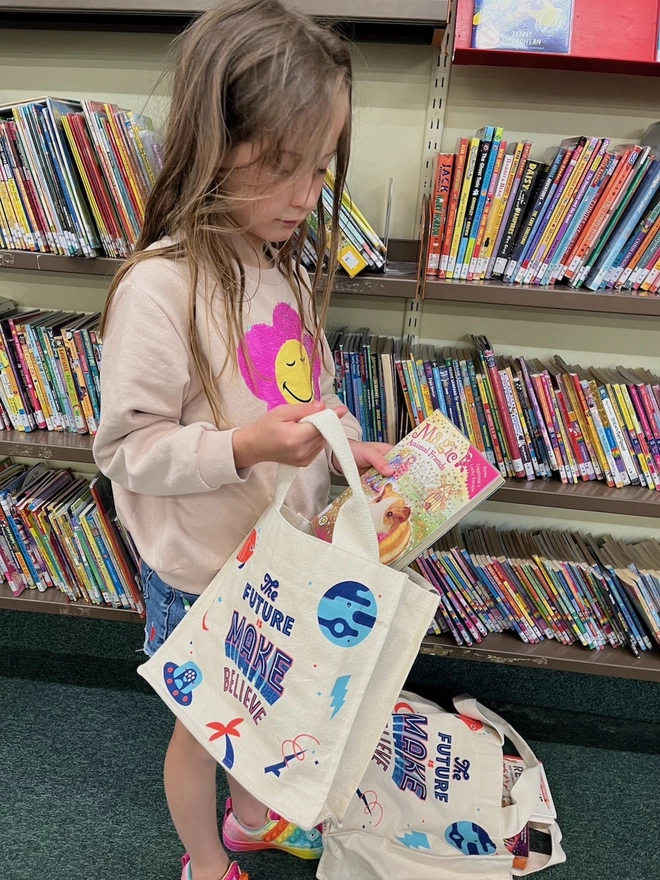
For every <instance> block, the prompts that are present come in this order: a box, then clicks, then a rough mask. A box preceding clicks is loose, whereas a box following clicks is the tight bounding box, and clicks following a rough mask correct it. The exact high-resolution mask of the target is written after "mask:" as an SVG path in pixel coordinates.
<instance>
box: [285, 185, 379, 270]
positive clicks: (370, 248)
mask: <svg viewBox="0 0 660 880" xmlns="http://www.w3.org/2000/svg"><path fill="white" fill-rule="evenodd" d="M334 188H335V178H334V176H333V174H332V172H330V171H328V172H327V174H326V176H325V181H324V185H323V191H322V199H323V209H324V212H325V216H326V218H327V219H328V222H329V218H330V217H331V216H332V204H333V200H334ZM308 226H309V235H308V239H307V241H306V242H305V245H304V248H303V254H302V260H303V264H304V265H305V266H306V267H307V268H308V269H312V270H313V269H314V268H315V267H316V250H315V243H316V238H317V235H318V228H319V217H318V211H314V212H313V213H312V215H311V216H310V217H309V218H308ZM339 229H340V234H341V242H340V247H339V253H338V259H339V265H340V266H341V268H342V269H344V270H345V271H346V272H347V273H348V275H350V276H351V278H353V277H355V275H357V274H358V273H360V272H362V271H363V270H364V269H368V270H369V271H371V272H382V271H383V269H384V268H385V264H386V262H387V248H386V247H385V245H384V243H383V242H382V241H381V239H380V238H379V237H378V235H377V233H376V232H375V231H374V229H373V227H372V226H371V224H370V223H369V221H368V220H367V218H366V217H365V216H364V214H363V213H362V212H361V211H360V209H359V208H358V206H357V205H356V204H355V202H354V201H353V200H352V198H351V197H350V195H349V194H348V192H346V191H344V194H343V198H342V203H341V208H340V211H339ZM328 234H329V228H328Z"/></svg>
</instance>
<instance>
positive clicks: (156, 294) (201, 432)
mask: <svg viewBox="0 0 660 880" xmlns="http://www.w3.org/2000/svg"><path fill="white" fill-rule="evenodd" d="M350 114H351V62H350V57H349V53H348V50H347V48H346V46H345V45H344V44H343V43H342V41H341V40H340V39H339V38H338V37H337V36H336V35H334V34H333V33H332V32H330V31H328V30H324V29H322V28H321V27H319V26H318V25H316V24H314V23H313V22H312V21H311V20H310V19H308V18H306V17H305V16H304V15H302V14H299V13H295V12H290V11H287V10H285V9H284V7H283V6H282V5H281V4H280V2H279V0H224V2H222V4H221V5H220V6H218V7H217V8H215V9H213V10H212V11H210V12H208V13H207V14H205V15H203V16H202V17H201V18H200V19H198V20H197V21H196V22H195V23H194V24H193V25H192V26H191V27H190V28H189V29H188V31H187V32H186V33H185V34H184V35H183V36H182V37H181V38H180V40H179V43H178V61H177V66H176V70H175V76H174V88H173V95H172V104H171V111H170V117H169V122H168V127H167V134H166V140H165V148H164V160H163V170H162V172H161V174H160V176H159V177H158V180H157V181H156V185H155V187H154V190H153V193H152V195H151V198H150V200H149V203H148V206H147V211H146V217H145V223H144V229H143V231H142V235H141V237H140V240H139V242H138V245H137V248H136V251H135V253H134V254H133V255H132V257H131V258H130V259H129V260H128V261H127V262H126V264H125V265H124V266H123V267H122V269H121V270H120V272H119V273H118V274H117V276H116V278H115V280H114V282H113V284H112V287H111V291H110V295H109V298H108V302H107V306H106V311H105V314H104V322H103V338H104V353H103V357H104V363H103V387H102V393H103V418H102V421H101V426H100V430H99V433H98V436H97V438H96V442H95V446H94V452H95V457H96V461H97V463H98V466H99V467H100V468H101V470H102V471H103V472H104V473H105V474H107V475H108V476H109V477H110V478H111V479H112V481H113V483H114V487H115V497H116V503H117V508H118V511H119V514H120V516H121V519H122V521H123V523H124V524H125V525H126V527H127V528H128V529H129V531H130V532H131V535H132V536H133V538H134V540H135V543H136V545H137V548H138V550H139V552H140V555H141V557H142V559H143V571H142V576H143V583H144V596H145V602H146V607H147V619H146V640H145V652H146V653H147V654H148V655H151V654H153V653H154V651H156V649H157V648H158V647H159V646H160V645H161V644H162V643H163V641H164V640H165V639H166V638H167V637H168V635H169V634H170V633H171V632H172V630H173V628H174V627H175V626H176V625H177V624H178V623H179V622H180V621H181V619H182V618H183V616H184V614H185V611H186V610H187V609H188V608H189V607H190V605H191V604H192V603H193V602H194V601H195V599H196V597H197V596H198V595H199V594H200V593H201V592H202V591H203V590H204V588H205V587H206V586H207V585H208V584H209V583H210V582H211V580H212V579H213V577H214V575H215V574H216V572H217V571H218V569H220V568H221V567H222V565H223V564H224V562H225V560H226V559H227V558H228V556H229V555H230V554H231V553H233V552H234V551H235V549H236V547H237V546H238V545H239V544H240V543H241V542H242V541H243V540H244V538H245V536H246V535H248V534H249V532H250V530H251V529H252V526H253V525H254V523H255V521H256V520H257V518H258V517H259V516H260V515H261V513H262V512H263V511H264V509H265V508H266V506H267V505H268V503H269V500H270V498H271V497H272V493H273V489H274V484H275V475H276V470H277V466H278V463H284V464H293V465H297V466H298V467H300V468H301V471H300V473H299V475H298V477H297V479H296V481H295V483H294V485H293V488H292V489H291V492H290V495H289V497H288V500H287V503H288V505H289V506H290V507H292V508H294V509H296V510H298V511H300V512H301V513H302V514H303V515H304V516H306V517H307V518H310V517H311V516H313V515H314V514H316V513H318V511H319V510H321V509H322V508H323V507H324V505H325V504H326V503H327V498H328V490H329V467H330V465H331V461H330V460H329V458H328V455H327V453H326V452H325V449H324V441H323V439H322V438H321V436H320V435H319V433H318V432H317V431H316V429H315V428H313V427H312V426H311V425H308V424H301V419H302V418H303V417H304V416H306V415H308V414H309V413H312V412H315V411H317V410H320V409H323V408H324V407H326V406H328V407H332V408H333V409H335V410H336V412H337V414H338V415H339V416H340V417H341V419H342V424H343V426H344V429H345V432H346V435H347V437H348V438H349V442H350V443H351V446H352V450H353V453H354V457H355V460H356V462H357V465H358V467H359V468H361V469H364V468H368V467H371V466H376V467H377V468H378V469H379V470H380V471H381V472H382V473H384V474H385V475H389V474H391V469H389V467H388V465H387V463H386V462H385V459H384V458H383V453H384V451H386V449H387V448H388V447H386V446H383V445H382V444H368V443H361V442H360V428H359V425H358V423H357V422H356V420H355V419H354V418H353V417H352V416H351V415H350V414H349V413H348V411H347V409H346V407H343V406H341V405H340V402H339V400H338V398H337V397H336V396H335V394H334V392H333V376H332V371H331V367H332V358H331V357H329V356H328V355H329V352H328V349H327V343H326V342H325V338H324V336H323V330H322V327H323V323H324V319H325V316H326V312H327V308H328V300H329V296H330V291H331V284H332V275H333V272H334V268H335V262H336V260H335V257H334V255H335V254H336V252H337V244H338V234H337V227H338V211H339V205H340V203H341V192H342V188H343V184H344V181H345V177H346V168H347V164H348V154H349V141H350ZM333 160H334V162H335V176H336V181H337V186H336V196H335V204H334V210H333V216H332V221H331V234H330V253H331V254H332V255H333V256H332V258H331V259H330V266H329V270H328V273H327V276H322V275H321V273H320V272H317V273H316V275H315V277H314V279H313V281H311V282H310V279H309V278H308V276H307V274H306V273H305V271H304V270H303V269H302V268H301V267H300V263H299V256H296V255H299V254H300V251H301V245H302V243H303V242H304V240H305V236H306V229H307V227H306V222H305V218H306V217H307V216H308V215H309V213H310V212H311V211H312V209H313V208H315V207H317V206H318V210H319V211H320V212H322V210H323V209H322V204H321V198H320V196H321V188H322V185H323V179H324V175H325V172H326V170H327V168H328V165H329V163H330V162H331V161H333ZM321 216H322V215H321ZM325 238H326V236H325V234H324V222H322V223H320V224H319V235H318V247H319V253H323V252H324V250H325V246H326V240H325ZM317 294H319V295H318V297H317ZM317 299H318V303H319V305H318V308H317ZM215 783H216V765H215V763H214V762H213V760H212V758H211V757H210V756H209V755H208V753H207V752H206V751H205V749H204V748H203V747H202V746H201V745H199V743H198V742H197V741H196V740H195V739H194V738H193V737H192V735H191V734H189V733H188V732H187V730H186V728H185V727H183V726H182V725H181V724H180V723H179V722H178V721H177V722H176V724H175V729H174V734H173V736H172V740H171V742H170V745H169V749H168V752H167V757H166V760H165V791H166V794H167V801H168V805H169V808H170V811H171V814H172V819H173V820H174V824H175V826H176V829H177V831H178V833H179V836H180V837H181V840H182V841H183V844H184V846H185V848H186V850H187V853H188V855H187V856H186V857H184V868H183V875H182V876H183V878H184V880H186V878H187V880H221V878H225V880H240V878H245V877H246V876H247V875H245V874H241V871H240V869H239V867H238V865H237V863H236V862H232V863H231V864H229V859H228V857H227V855H226V853H225V851H224V850H223V848H222V845H221V843H220V837H219V834H218V827H217V820H216V787H215ZM229 787H230V790H231V799H230V800H229V801H228V804H227V812H226V815H225V819H224V826H223V832H224V842H225V846H226V847H227V849H229V850H232V851H238V852H245V851H250V850H260V849H268V848H277V849H282V850H285V851H287V852H290V853H293V854H294V855H298V856H301V857H303V858H318V857H319V855H320V847H321V843H320V839H319V834H318V831H311V832H305V831H303V830H301V829H299V828H295V827H293V826H291V825H290V824H289V823H287V822H286V820H285V819H282V818H280V817H279V816H277V815H275V814H274V813H272V812H269V811H267V810H266V808H265V807H264V806H263V805H262V804H260V803H259V802H258V801H257V800H256V799H255V798H254V797H252V796H251V795H250V794H249V793H248V792H247V791H245V790H244V789H243V788H241V786H240V785H238V784H237V783H236V782H235V781H234V780H232V779H229Z"/></svg>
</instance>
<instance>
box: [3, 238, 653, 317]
mask: <svg viewBox="0 0 660 880" xmlns="http://www.w3.org/2000/svg"><path fill="white" fill-rule="evenodd" d="M120 265H121V260H114V259H111V258H110V257H97V258H96V259H94V260H86V259H84V258H82V257H60V256H57V255H56V254H34V253H28V252H26V251H6V250H5V251H3V250H0V270H1V269H10V270H18V271H22V270H27V271H40V272H60V273H66V274H72V275H92V276H96V277H101V278H107V279H109V278H111V277H112V275H113V274H114V273H115V272H116V270H117V269H118V267H119V266H120ZM416 288H417V273H416V266H415V264H414V263H412V262H404V261H395V262H393V263H391V264H390V265H389V267H388V269H387V271H386V272H385V273H384V274H375V273H368V272H365V273H362V274H360V275H358V276H356V277H355V278H349V277H348V276H347V275H344V274H342V273H339V274H338V275H337V276H336V278H335V284H334V293H335V295H337V296H384V297H392V298H397V299H404V300H406V299H414V298H415V292H416ZM424 299H425V300H427V301H429V302H451V303H463V304H479V305H488V306H512V307H514V308H524V309H545V310H551V311H567V312H599V313H601V314H606V315H635V316H639V317H643V318H649V317H660V296H635V295H633V294H631V293H625V292H610V293H604V292H593V291H591V290H572V289H571V288H569V287H548V288H544V287H540V288H539V287H531V286H527V285H519V284H517V285H513V284H500V283H498V282H496V281H486V282H468V281H431V280H430V281H429V282H428V283H427V285H426V291H425V296H424Z"/></svg>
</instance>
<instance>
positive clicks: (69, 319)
mask: <svg viewBox="0 0 660 880" xmlns="http://www.w3.org/2000/svg"><path fill="white" fill-rule="evenodd" d="M12 306H13V303H11V301H10V300H4V302H2V303H0V426H2V428H3V429H5V430H12V429H13V430H15V431H22V432H29V431H34V430H35V429H39V428H42V429H47V430H49V431H72V432H77V433H79V434H88V433H89V434H95V433H96V431H97V428H98V422H99V418H100V415H101V380H100V372H99V371H100V367H101V352H102V344H101V341H100V338H99V335H98V327H99V321H100V315H99V314H93V315H89V314H81V313H78V312H65V311H41V310H38V309H37V310H33V311H19V310H18V309H15V308H12Z"/></svg>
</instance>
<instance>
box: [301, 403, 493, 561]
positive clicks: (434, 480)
mask: <svg viewBox="0 0 660 880" xmlns="http://www.w3.org/2000/svg"><path fill="white" fill-rule="evenodd" d="M386 457H387V460H388V461H389V462H390V464H391V466H392V468H393V469H394V475H393V476H391V477H383V476H381V475H380V474H379V473H377V472H376V471H375V470H370V471H369V472H368V473H366V474H365V475H364V476H363V477H362V487H363V489H364V494H365V495H366V496H367V500H368V501H369V510H370V513H371V516H372V518H373V522H374V526H375V528H376V532H377V533H378V543H379V547H380V561H381V562H382V563H384V564H385V565H391V566H392V567H393V568H396V569H402V568H405V566H406V565H408V564H409V563H410V562H412V560H413V559H415V558H416V557H417V556H419V555H420V554H421V553H422V552H423V551H424V550H426V548H427V547H430V546H431V544H433V543H434V542H435V541H437V540H438V538H439V537H440V536H441V535H444V533H445V532H448V531H449V529H452V528H453V527H454V526H455V525H456V524H457V523H458V522H459V521H460V520H461V519H463V517H465V516H467V514H468V513H469V512H470V511H471V510H473V509H474V508H475V507H476V506H477V505H478V504H480V503H481V502H482V501H484V500H485V499H486V498H488V496H489V495H491V494H492V493H493V492H494V491H495V490H496V489H497V488H498V487H499V486H501V485H502V483H503V482H504V480H503V479H502V476H501V474H500V472H499V470H498V469H497V468H495V467H493V465H491V464H490V462H489V461H488V460H487V459H486V457H485V456H484V455H482V453H481V452H479V450H478V449H477V448H476V447H475V446H473V445H472V444H471V443H470V441H469V440H468V439H467V438H466V437H465V436H464V435H463V434H462V433H461V432H460V431H459V430H458V428H456V427H455V426H454V425H453V424H452V423H451V422H450V421H449V420H448V419H446V418H445V416H443V415H442V413H441V412H440V411H439V410H435V411H434V412H433V413H431V415H430V416H429V417H428V418H427V419H426V420H425V421H424V422H422V423H421V424H420V425H418V426H417V427H416V428H415V429H414V430H413V431H411V432H410V434H408V436H407V437H405V438H404V439H403V440H402V441H401V442H400V443H398V444H397V445H396V446H395V447H394V448H393V449H391V450H390V452H389V453H388V454H387V456H386ZM350 494H351V489H347V490H346V492H344V493H343V495H341V496H340V497H339V498H337V499H336V500H335V501H334V502H333V503H332V504H330V505H329V506H328V507H327V508H326V509H325V510H324V511H322V512H321V513H320V514H319V515H318V516H317V517H315V519H314V520H313V521H312V527H313V529H314V532H315V533H316V534H317V535H318V537H320V538H322V539H323V540H325V541H331V540H332V535H333V532H334V526H335V522H336V521H337V515H338V513H339V510H340V509H341V507H342V505H343V504H344V502H345V501H346V499H347V498H349V497H350Z"/></svg>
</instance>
